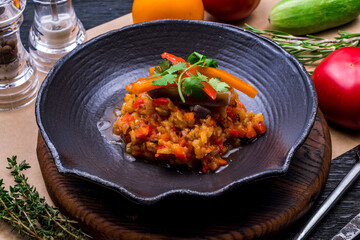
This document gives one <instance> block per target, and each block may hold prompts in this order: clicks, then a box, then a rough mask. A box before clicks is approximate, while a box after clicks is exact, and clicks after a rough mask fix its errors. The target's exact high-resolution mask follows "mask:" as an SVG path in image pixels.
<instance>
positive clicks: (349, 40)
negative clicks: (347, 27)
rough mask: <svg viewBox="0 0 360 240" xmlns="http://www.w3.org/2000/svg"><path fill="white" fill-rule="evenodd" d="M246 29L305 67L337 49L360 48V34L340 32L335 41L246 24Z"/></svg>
mask: <svg viewBox="0 0 360 240" xmlns="http://www.w3.org/2000/svg"><path fill="white" fill-rule="evenodd" d="M246 29H247V30H250V31H252V32H254V33H257V34H259V35H263V36H266V37H269V38H270V39H271V40H273V41H274V42H276V43H277V44H279V45H280V46H281V47H282V48H284V49H285V50H286V51H288V52H289V53H291V54H292V55H294V56H295V57H296V58H297V59H298V60H299V61H300V62H301V63H303V64H304V65H306V64H308V65H310V64H313V63H315V62H317V61H319V60H321V59H324V58H325V57H326V56H328V55H329V54H330V53H332V52H333V51H335V50H336V49H339V48H342V47H348V46H355V47H359V46H360V33H349V32H345V31H338V35H339V36H337V37H335V38H334V39H324V38H320V37H317V36H313V35H307V36H305V37H301V36H294V35H291V34H288V33H285V32H280V31H275V30H260V29H257V28H255V27H253V26H250V25H248V24H246Z"/></svg>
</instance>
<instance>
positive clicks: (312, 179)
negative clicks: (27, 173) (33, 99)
mask: <svg viewBox="0 0 360 240" xmlns="http://www.w3.org/2000/svg"><path fill="white" fill-rule="evenodd" d="M37 154H38V159H39V164H40V168H41V170H42V174H43V177H44V180H45V183H46V186H47V188H48V192H49V194H50V196H51V197H52V199H53V201H54V202H55V204H56V205H57V206H58V207H59V208H60V210H62V211H63V212H64V213H65V214H67V215H68V216H69V217H71V218H74V219H77V220H78V221H80V223H81V225H82V226H83V228H84V229H86V230H87V231H88V232H89V233H90V234H92V235H93V236H94V237H95V239H140V238H141V239H209V238H212V239H253V238H271V237H277V236H278V234H279V233H283V232H284V231H285V230H286V229H288V228H289V227H290V226H292V225H293V224H294V223H295V222H297V221H298V219H299V218H301V217H302V216H303V215H304V214H305V213H307V212H308V211H309V209H310V208H311V207H312V206H313V204H314V203H315V201H316V199H318V197H319V196H320V194H321V192H322V189H323V187H324V185H325V182H326V180H327V177H328V173H329V168H330V162H331V145H330V135H329V130H328V127H327V124H326V122H325V120H324V118H323V116H322V114H321V113H318V115H317V117H316V122H315V124H314V127H313V129H312V131H311V133H310V135H309V137H308V138H307V140H306V141H305V143H304V144H303V145H302V146H301V148H300V149H298V150H297V151H296V154H295V156H294V158H293V159H292V163H291V166H290V168H289V170H288V172H287V173H286V174H284V175H282V176H280V177H273V178H269V179H264V180H262V181H258V182H255V183H252V184H248V185H246V186H243V187H241V188H238V189H236V190H234V191H232V192H229V193H227V194H226V195H225V196H222V197H219V198H216V199H211V200H209V199H189V198H187V197H185V196H184V197H178V198H176V199H168V200H167V201H163V202H160V203H158V204H155V205H152V206H140V205H137V204H134V203H132V202H130V201H128V200H127V199H125V198H123V197H122V196H121V195H120V194H118V193H116V192H114V191H112V190H109V189H105V188H102V187H100V186H98V185H95V184H93V183H90V182H87V181H85V180H81V179H77V178H74V177H72V176H63V175H60V174H59V173H58V172H57V169H56V166H55V164H54V162H53V159H52V156H51V154H50V152H49V151H48V149H47V147H46V145H45V144H44V142H43V140H42V138H41V136H39V139H38V148H37Z"/></svg>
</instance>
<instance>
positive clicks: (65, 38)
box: [29, 0, 85, 73]
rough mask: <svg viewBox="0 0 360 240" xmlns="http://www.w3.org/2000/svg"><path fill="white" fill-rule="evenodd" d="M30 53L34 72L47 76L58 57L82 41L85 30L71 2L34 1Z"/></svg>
mask: <svg viewBox="0 0 360 240" xmlns="http://www.w3.org/2000/svg"><path fill="white" fill-rule="evenodd" d="M33 2H34V7H35V14H34V22H33V24H32V26H31V28H30V33H29V52H30V55H31V57H32V59H33V60H34V62H35V64H36V66H37V69H38V70H39V71H42V72H45V73H47V72H49V71H50V69H51V68H52V66H53V65H54V64H55V63H56V62H57V60H59V59H60V58H61V57H63V56H64V55H66V54H67V53H69V52H70V51H72V50H73V49H74V48H75V47H76V46H78V45H79V44H81V43H83V42H84V41H85V29H84V27H83V25H82V23H81V21H80V20H79V19H78V18H77V16H76V14H75V11H74V9H73V6H72V3H71V0H33Z"/></svg>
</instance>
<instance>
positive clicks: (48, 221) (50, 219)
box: [0, 156, 91, 240]
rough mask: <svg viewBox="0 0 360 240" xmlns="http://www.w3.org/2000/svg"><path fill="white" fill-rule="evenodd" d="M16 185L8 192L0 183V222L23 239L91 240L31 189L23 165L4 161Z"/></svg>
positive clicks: (33, 188)
mask: <svg viewBox="0 0 360 240" xmlns="http://www.w3.org/2000/svg"><path fill="white" fill-rule="evenodd" d="M7 161H8V167H7V169H9V170H11V175H12V176H13V177H14V182H15V184H14V185H13V186H10V187H9V190H10V191H7V190H6V189H5V187H4V183H3V179H0V219H2V220H3V221H5V222H7V223H9V224H10V225H11V226H12V227H13V228H14V230H16V231H17V232H18V233H20V234H21V235H23V236H26V237H28V238H31V239H37V240H45V239H46V240H48V239H51V240H62V239H64V240H65V239H82V240H86V239H90V238H91V237H90V236H89V235H87V234H86V233H84V232H83V231H82V230H81V229H80V228H78V227H77V226H76V224H77V222H76V221H71V220H69V219H68V218H67V217H66V216H64V215H62V214H61V213H60V212H59V211H58V209H57V208H55V207H52V206H50V205H49V204H48V203H46V201H45V198H40V197H39V193H38V192H37V190H36V188H35V187H34V186H30V185H29V184H28V182H27V180H28V179H27V177H26V176H25V175H24V174H23V173H22V171H24V170H26V169H29V168H30V165H29V164H28V163H26V161H25V160H24V161H22V162H21V163H20V164H17V157H16V156H13V157H11V158H8V159H7Z"/></svg>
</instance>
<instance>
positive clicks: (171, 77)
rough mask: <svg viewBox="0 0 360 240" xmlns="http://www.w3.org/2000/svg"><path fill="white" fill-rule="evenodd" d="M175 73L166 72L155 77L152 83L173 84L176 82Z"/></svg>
mask: <svg viewBox="0 0 360 240" xmlns="http://www.w3.org/2000/svg"><path fill="white" fill-rule="evenodd" d="M176 76H177V75H176V74H167V75H164V76H162V77H161V78H158V79H155V80H154V81H153V85H156V86H166V85H168V84H173V83H175V82H176Z"/></svg>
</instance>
